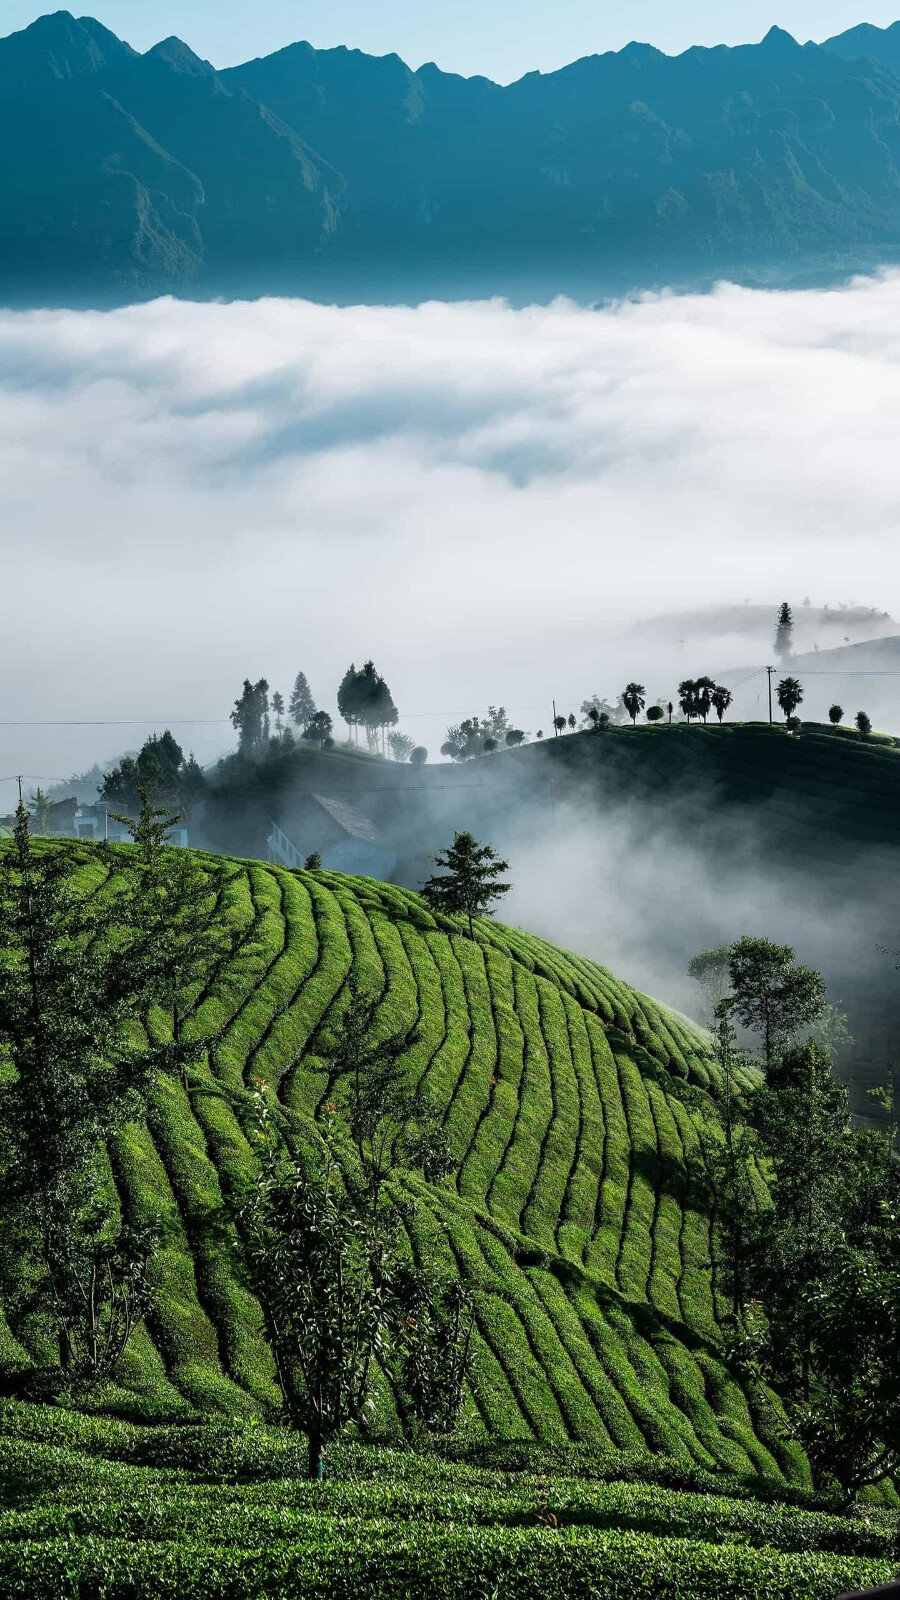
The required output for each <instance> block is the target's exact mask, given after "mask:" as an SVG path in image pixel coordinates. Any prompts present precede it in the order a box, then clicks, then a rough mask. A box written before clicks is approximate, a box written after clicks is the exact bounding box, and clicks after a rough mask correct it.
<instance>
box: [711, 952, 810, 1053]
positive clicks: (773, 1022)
mask: <svg viewBox="0 0 900 1600" xmlns="http://www.w3.org/2000/svg"><path fill="white" fill-rule="evenodd" d="M728 976H729V980H730V984H731V993H732V1000H731V1006H732V1010H733V1014H734V1015H735V1016H736V1017H737V1018H738V1021H739V1022H741V1023H743V1025H744V1027H745V1028H750V1029H752V1030H753V1031H754V1032H756V1033H759V1034H761V1035H762V1052H763V1058H764V1060H765V1063H766V1068H767V1070H768V1068H769V1067H770V1066H771V1064H772V1062H773V1061H774V1059H775V1056H776V1053H777V1051H778V1050H780V1049H782V1048H783V1047H784V1046H785V1045H786V1044H787V1042H788V1041H789V1040H790V1039H791V1038H793V1036H794V1035H795V1034H796V1033H797V1032H798V1031H799V1030H800V1029H801V1028H804V1027H807V1026H808V1025H809V1024H810V1023H813V1022H815V1020H816V1018H817V1017H820V1016H821V1015H822V1013H823V1011H824V1009H825V1003H826V993H825V985H824V983H823V982H822V978H821V976H820V974H819V973H818V972H816V971H814V970H813V968H812V967H803V966H800V965H799V964H798V963H797V962H795V960H794V951H793V950H792V949H791V947H790V945H786V944H773V943H772V941H771V940H770V939H751V938H748V937H745V938H743V939H738V940H737V941H736V942H735V943H734V944H732V945H730V946H729V947H728Z"/></svg>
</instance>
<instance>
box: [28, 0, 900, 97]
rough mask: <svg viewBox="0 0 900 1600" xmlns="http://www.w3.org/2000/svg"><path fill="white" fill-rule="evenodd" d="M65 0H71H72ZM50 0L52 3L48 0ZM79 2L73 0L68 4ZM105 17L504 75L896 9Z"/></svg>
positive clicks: (388, 10)
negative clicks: (348, 48)
mask: <svg viewBox="0 0 900 1600" xmlns="http://www.w3.org/2000/svg"><path fill="white" fill-rule="evenodd" d="M70 3H71V0H70ZM40 9H41V7H40V4H39V0H0V32H3V33H7V32H11V31H12V30H13V29H15V28H21V27H25V26H26V25H27V23H29V22H30V21H32V20H33V18H34V16H35V15H36V14H38V12H39V10H40ZM46 9H48V10H49V9H51V6H50V5H47V6H46ZM74 9H77V7H76V8H74ZM95 14H96V15H97V16H98V17H99V19H100V21H101V22H104V23H106V25H107V27H110V28H113V29H114V30H115V32H116V33H118V34H120V35H121V36H122V37H123V38H126V39H128V40H129V41H130V43H131V44H133V45H134V46H135V47H136V48H137V49H146V48H147V47H148V46H149V45H151V44H153V43H155V41H156V40H157V39H160V38H163V37H165V36H166V35H167V34H171V33H177V34H179V35H180V36H181V37H182V38H183V39H186V40H187V42H188V43H189V44H190V45H192V47H193V48H194V49H195V50H196V51H197V52H198V54H200V55H203V56H206V57H207V58H208V59H209V60H211V61H213V62H214V63H215V64H216V66H229V65H232V64H233V63H235V62H237V61H243V60H246V59H247V58H248V57H250V56H254V55H265V54H268V52H269V51H271V50H277V49H278V48H279V47H280V46H281V45H284V44H289V43H290V42H291V41H293V40H295V39H308V40H310V42H311V43H312V44H314V45H317V46H320V47H324V46H328V45H337V44H346V45H355V46H356V47H357V48H359V49H361V50H367V51H370V52H371V53H373V54H378V55H382V54H385V53H386V52H388V51H390V50H395V51H396V52H397V53H398V54H399V55H401V56H403V58H404V60H406V61H408V62H409V63H410V65H412V66H420V65H421V64H422V62H423V61H429V60H433V61H436V62H437V63H438V65H439V66H441V67H443V68H445V69H446V70H447V71H453V72H463V73H467V74H469V73H474V72H483V73H485V74H487V76H489V77H493V78H496V79H498V80H501V81H509V80H510V79H512V78H516V77H519V76H521V74H522V73H523V72H527V71H529V70H531V69H533V68H539V69H542V70H545V71H546V70H550V69H552V68H554V67H558V66H562V65H563V64H564V63H565V62H567V61H571V60H574V59H575V57H577V56H581V55H588V54H591V53H592V52H593V51H599V50H617V49H620V48H621V46H622V45H624V44H627V43H628V41H629V39H635V38H637V39H644V40H647V41H649V42H650V43H651V44H655V45H657V46H658V47H659V48H660V49H662V50H666V51H669V52H676V51H678V50H683V49H685V48H686V47H687V46H688V45H690V44H709V45H711V44H740V43H745V42H746V41H747V40H752V39H758V38H760V37H761V36H762V34H763V33H765V32H766V30H767V29H768V28H769V27H770V26H771V24H772V23H773V22H777V23H778V24H779V26H781V27H783V28H786V29H787V30H788V32H790V33H793V34H794V35H795V37H797V38H799V39H801V40H805V39H810V38H813V39H823V38H827V37H828V35H829V34H833V33H837V32H839V31H841V30H842V29H844V28H848V27H852V26H853V25H854V24H855V23H858V22H874V23H876V24H878V25H879V26H881V27H883V26H885V24H887V23H889V22H893V21H894V20H896V18H897V17H898V16H900V0H889V3H887V4H879V3H873V0H818V3H814V0H780V6H779V8H778V9H774V7H773V0H764V3H762V4H761V3H760V0H732V3H731V4H730V5H729V6H723V5H722V4H721V0H685V3H684V4H682V5H681V6H677V7H676V6H673V5H672V4H671V0H630V4H629V5H627V6H624V5H622V4H617V5H614V4H611V3H609V0H605V3H603V0H555V3H553V4H550V3H548V0H453V4H451V5H447V4H442V5H436V4H432V5H423V4H422V0H374V3H373V0H329V3H328V4H327V5H322V4H310V3H308V0H255V3H254V4H253V5H249V6H244V5H235V4H230V5H224V6H223V5H222V4H221V0H96V13H95Z"/></svg>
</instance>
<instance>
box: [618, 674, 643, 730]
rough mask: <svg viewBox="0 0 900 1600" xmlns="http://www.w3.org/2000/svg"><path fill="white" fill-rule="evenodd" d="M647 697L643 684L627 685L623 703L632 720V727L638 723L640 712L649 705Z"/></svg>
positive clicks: (623, 692)
mask: <svg viewBox="0 0 900 1600" xmlns="http://www.w3.org/2000/svg"><path fill="white" fill-rule="evenodd" d="M645 696H646V690H645V689H644V685H643V684H642V683H627V684H626V685H625V688H624V689H623V691H622V701H623V704H624V706H625V710H626V711H627V712H628V715H629V716H630V718H631V722H632V726H634V724H635V723H636V722H637V718H638V712H639V711H643V709H644V706H645V705H646V704H647V701H646V698H645Z"/></svg>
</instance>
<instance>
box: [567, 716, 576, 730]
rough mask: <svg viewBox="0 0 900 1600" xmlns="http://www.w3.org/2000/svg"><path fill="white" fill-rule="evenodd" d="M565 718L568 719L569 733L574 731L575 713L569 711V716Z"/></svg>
mask: <svg viewBox="0 0 900 1600" xmlns="http://www.w3.org/2000/svg"><path fill="white" fill-rule="evenodd" d="M567 720H568V723H569V731H570V733H574V732H575V713H574V711H570V712H569V716H568V719H567Z"/></svg>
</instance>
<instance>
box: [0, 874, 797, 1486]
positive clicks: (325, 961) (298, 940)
mask: <svg viewBox="0 0 900 1600" xmlns="http://www.w3.org/2000/svg"><path fill="white" fill-rule="evenodd" d="M201 859H203V858H201ZM208 859H209V860H210V865H212V858H208ZM219 914H220V915H221V916H222V917H223V918H224V919H226V920H227V922H228V924H229V926H230V927H231V929H232V930H233V932H234V935H235V938H234V947H233V950H232V953H231V955H230V956H229V957H228V959H227V960H223V961H222V962H221V963H220V965H219V966H218V968H217V969H216V970H215V972H214V973H213V974H212V975H211V976H210V978H209V980H208V982H207V985H206V987H205V989H204V991H203V993H202V994H201V995H198V996H197V997H196V998H195V1004H194V1007H193V1011H192V1014H191V1018H190V1023H189V1026H190V1027H192V1028H193V1029H195V1030H197V1031H198V1032H202V1033H206V1032H208V1031H212V1030H215V1031H216V1032H217V1033H218V1035H219V1038H220V1043H219V1044H218V1045H217V1048H216V1050H215V1052H214V1055H213V1057H212V1059H210V1060H209V1062H208V1064H207V1067H206V1069H205V1071H206V1079H207V1083H208V1088H209V1092H208V1093H193V1094H192V1095H191V1096H190V1097H189V1096H188V1094H187V1093H186V1092H185V1090H184V1089H183V1088H182V1086H181V1085H180V1084H179V1083H177V1082H174V1081H169V1080H166V1081H165V1082H163V1083H161V1084H160V1086H159V1088H158V1091H157V1093H156V1095H155V1098H154V1101H153V1104H152V1107H151V1109H150V1113H149V1115H148V1118H147V1122H146V1125H144V1126H141V1127H135V1128H133V1129H131V1130H129V1131H128V1133H127V1134H126V1135H125V1136H123V1137H122V1138H121V1139H120V1140H119V1142H118V1143H117V1145H116V1148H115V1149H114V1150H113V1152H112V1162H113V1170H114V1173H115V1179H116V1183H117V1186H118V1190H119V1193H120V1196H121V1199H122V1203H123V1205H124V1207H125V1208H126V1209H127V1211H128V1212H129V1214H131V1215H133V1216H135V1217H141V1216H146V1215H149V1214H152V1213H159V1214H161V1216H162V1217H163V1219H164V1222H165V1235H164V1242H163V1245H162V1247H161V1249H160V1251H159V1253H158V1256H157V1259H156V1263H155V1270H156V1273H157V1279H158V1284H159V1291H160V1293H159V1303H158V1309H157V1311H156V1313H155V1314H154V1316H153V1318H152V1319H151V1322H150V1325H149V1326H148V1327H147V1328H146V1329H145V1330H142V1331H141V1333H140V1335H139V1336H138V1337H137V1338H136V1340H135V1341H134V1344H133V1348H132V1349H131V1351H130V1352H129V1356H128V1358H127V1360H128V1370H127V1374H126V1380H125V1381H126V1383H127V1385H128V1387H129V1388H130V1389H131V1390H132V1391H134V1390H137V1391H139V1392H140V1393H141V1394H142V1395H143V1397H144V1400H143V1403H144V1404H145V1405H146V1406H147V1407H148V1408H151V1409H153V1410H154V1411H155V1412H157V1413H158V1414H166V1413H172V1414H176V1413H177V1412H178V1411H185V1410H187V1409H190V1408H196V1407H207V1408H208V1407H217V1408H220V1409H223V1410H225V1411H228V1412H230V1413H233V1414H243V1415H247V1414H252V1413H254V1412H258V1411H259V1410H260V1409H261V1408H265V1407H266V1406H267V1404H269V1403H270V1402H272V1401H273V1400H274V1398H275V1388H274V1383H273V1367H272V1360H271V1356H270V1353H269V1351H268V1348H267V1346H266V1344H265V1341H264V1338H263V1335H262V1331H261V1322H260V1317H259V1313H258V1309H257V1307H256V1306H255V1304H254V1302H253V1300H252V1298H251V1297H250V1296H249V1294H248V1293H247V1291H246V1289H245V1288H244V1287H243V1285H242V1284H241V1283H240V1281H239V1278H238V1275H237V1272H236V1269H235V1264H234V1261H233V1258H232V1255H231V1253H230V1251H229V1249H228V1246H227V1242H226V1241H224V1240H223V1237H222V1232H221V1228H219V1227H218V1226H217V1225H216V1224H217V1220H218V1216H219V1213H220V1208H221V1203H222V1196H223V1194H227V1193H228V1192H229V1190H230V1188H231V1187H232V1186H233V1184H234V1183H235V1181H236V1180H237V1179H238V1178H239V1176H240V1174H241V1173H242V1172H246V1170H247V1167H248V1161H249V1155H248V1147H247V1143H246V1140H245V1137H244V1133H243V1130H242V1128H241V1125H240V1122H239V1120H238V1117H237V1116H236V1115H235V1112H234V1111H233V1109H232V1106H231V1103H230V1102H229V1101H228V1099H226V1098H223V1097H222V1095H221V1094H220V1093H219V1092H218V1090H219V1089H220V1088H224V1089H227V1090H229V1091H233V1090H242V1089H244V1088H246V1087H247V1086H249V1085H250V1084H251V1082H252V1081H253V1080H260V1079H261V1080H264V1081H265V1083H266V1084H267V1085H269V1086H270V1088H271V1090H272V1092H273V1093H274V1094H276V1095H277V1096H278V1097H279V1098H280V1100H281V1101H282V1102H283V1103H284V1104H286V1105H288V1106H290V1107H291V1108H293V1109H294V1110H295V1111H299V1112H303V1113H305V1114H308V1115H310V1116H314V1115H315V1114H316V1112H317V1110H318V1109H319V1108H321V1107H322V1105H323V1103H324V1102H325V1101H326V1100H327V1099H328V1096H329V1089H330V1079H329V1073H328V1060H329V1050H330V1045H331V1043H332V1041H333V1038H334V1033H335V1028H336V1025H337V1023H338V1021H339V1018H340V1015H341V1011H342V1009H343V1006H344V1004H345V1003H346V994H347V982H348V978H349V976H350V974H351V972H353V973H355V974H356V976H357V978H358V979H359V980H360V981H361V982H362V983H363V984H365V985H366V987H367V988H369V989H370V990H372V991H373V992H375V993H377V994H378V996H379V1010H378V1028H379V1029H380V1030H383V1031H384V1033H385V1034H389V1033H390V1034H393V1033H396V1032H398V1031H399V1032H404V1033H405V1034H406V1035H407V1036H408V1037H409V1039H410V1046H409V1050H408V1053H407V1056H406V1062H405V1065H406V1068H407V1070H408V1072H409V1073H410V1075H411V1076H412V1077H414V1078H415V1079H416V1080H417V1081H419V1082H421V1083H422V1084H423V1085H424V1086H426V1088H427V1090H428V1092H429V1095H430V1097H431V1098H432V1100H433V1101H434V1103H435V1104H436V1105H437V1106H438V1107H439V1108H440V1111H441V1115H442V1117H443V1119H444V1123H445V1126H446V1129H447V1132H448V1135H449V1137H450V1140H451V1144H452V1147H453V1150H454V1153H455V1155H456V1157H457V1160H458V1179H457V1182H456V1185H455V1187H447V1186H443V1187H429V1186H428V1185H426V1184H424V1182H422V1181H421V1180H417V1179H415V1178H413V1177H412V1176H410V1177H409V1178H408V1180H407V1181H408V1183H409V1184H410V1186H411V1187H413V1188H414V1189H415V1190H416V1193H417V1195H418V1197H419V1199H420V1201H421V1205H420V1206H419V1208H418V1209H417V1213H416V1218H417V1220H416V1221H415V1222H414V1223H411V1224H410V1243H411V1247H412V1249H413V1251H414V1252H415V1253H416V1254H417V1255H419V1256H425V1255H427V1256H428V1257H429V1258H430V1259H433V1260H434V1259H437V1260H442V1261H444V1262H446V1264H447V1265H448V1267H450V1268H452V1269H453V1270H456V1271H458V1272H459V1273H460V1274H461V1275H462V1276H463V1277H464V1278H465V1279H466V1281H467V1282H469V1283H470V1284H471V1285H472V1286H473V1287H474V1288H475V1290H476V1305H477V1330H478V1335H477V1351H476V1360H475V1366H474V1371H473V1375H472V1382H471V1421H472V1423H473V1425H476V1426H481V1427H483V1428H484V1429H485V1430H486V1431H487V1432H488V1433H490V1434H500V1435H505V1436H517V1435H520V1436H525V1437H528V1436H537V1437H539V1438H543V1439H548V1440H551V1439H561V1440H562V1439H567V1438H568V1439H574V1440H583V1441H595V1442H597V1443H599V1444H602V1445H605V1446H607V1447H612V1448H615V1449H619V1450H626V1449H645V1448H647V1447H649V1448H651V1449H653V1450H655V1451H660V1452H663V1453H665V1454H666V1455H670V1456H679V1457H682V1458H684V1459H688V1460H691V1461H693V1462H695V1463H697V1464H698V1465H701V1466H706V1467H710V1468H718V1469H723V1470H730V1471H735V1472H749V1471H756V1472H763V1473H778V1472H783V1473H785V1474H787V1475H788V1476H793V1477H800V1478H802V1476H803V1466H802V1463H801V1462H800V1461H799V1460H798V1459H797V1458H796V1457H795V1456H794V1455H793V1454H792V1453H791V1451H790V1449H789V1448H788V1447H787V1446H785V1445H784V1444H783V1443H782V1442H780V1441H779V1440H778V1439H777V1438H775V1437H773V1436H772V1435H771V1434H770V1433H767V1431H766V1428H765V1427H764V1425H763V1423H762V1422H761V1420H760V1418H759V1417H757V1416H755V1415H754V1414H753V1411H752V1409H751V1407H750V1406H749V1405H748V1402H747V1399H746V1397H745V1396H744V1395H743V1393H742V1392H741V1390H740V1388H739V1387H738V1385H737V1384H736V1383H735V1382H734V1381H733V1379H732V1378H731V1377H730V1376H729V1374H728V1372H727V1371H726V1369H725V1367H724V1366H723V1363H722V1360H721V1358H720V1354H719V1351H718V1336H717V1316H718V1314H719V1311H720V1305H719V1294H718V1289H719V1286H718V1285H717V1283H716V1279H715V1272H714V1270H713V1267H712V1259H711V1258H712V1250H711V1227H712V1223H713V1217H714V1206H715V1196H714V1192H713V1186H712V1183H711V1178H710V1165H711V1157H712V1155H713V1153H714V1150H715V1148H716V1146H717V1144H718V1143H719V1141H720V1140H721V1131H720V1128H719V1123H718V1118H717V1115H716V1110H715V1095H716V1091H717V1069H716V1066H715V1063H714V1061H713V1060H712V1059H711V1057H710V1054H709V1052H708V1050H707V1048H706V1046H705V1044H704V1041H703V1040H702V1038H701V1037H700V1036H699V1035H698V1034H697V1032H696V1031H695V1030H694V1029H693V1028H692V1027H691V1025H689V1024H688V1023H687V1022H686V1021H685V1020H683V1019H682V1018H680V1017H678V1016H676V1015H674V1014H672V1013H671V1012H667V1011H665V1010H664V1009H663V1008H661V1007H660V1006H658V1005H656V1004H655V1003H654V1002H653V1001H651V1000H648V999H647V998H646V997H644V996H642V995H639V994H637V993H636V992H634V991H633V990H631V989H629V988H628V987H627V986H626V985H624V984H622V983H620V982H618V981H617V980H616V979H615V978H614V977H613V976H612V975H611V974H610V973H609V972H607V971H605V970H604V969H603V968H600V967H597V966H595V965H594V964H592V963H591V962H588V961H585V960H582V959H580V958H578V957H576V956H573V955H570V954H568V953H566V952H563V951H561V950H558V949H555V948H554V947H552V946H550V945H548V944H545V943H544V942H542V941H541V940H539V939H536V938H531V937H528V936H526V935H524V934H522V933H518V932H516V931H515V930H513V929H510V928H505V927H502V926H499V925H497V924H493V923H490V922H484V921H481V922H478V923H477V924H476V937H475V938H474V939H470V938H469V937H468V936H467V934H464V933H462V932H461V931H458V930H457V929H456V928H455V927H453V926H451V925H450V924H448V923H439V922H438V921H436V920H435V918H434V917H433V916H432V915H431V914H430V913H429V911H428V910H427V909H426V908H425V906H424V905H423V903H422V902H421V901H420V900H419V899H418V897H417V896H416V895H414V894H412V893H410V892H408V891H405V890H402V889H398V888H394V887H391V886H389V885H385V884H380V883H376V882H375V881H374V880H370V879H351V878H345V877H341V876H337V875H333V874H330V873H326V872H319V873H291V872H287V871H284V870H281V869H279V868H275V867H267V866H265V865H263V864H261V863H254V862H248V863H241V862H231V863H229V864H228V873H227V882H226V883H225V884H224V887H223V889H222V891H221V895H220V903H219ZM40 1355H41V1349H40V1345H39V1337H38V1336H37V1335H36V1334H35V1333H34V1331H33V1330H31V1329H29V1327H27V1326H17V1327H15V1328H9V1327H8V1328H6V1330H5V1333H4V1339H3V1344H2V1348H0V1359H2V1360H3V1361H4V1364H6V1365H9V1364H11V1363H13V1364H15V1363H21V1362H23V1361H25V1360H27V1359H28V1358H29V1357H40ZM381 1408H382V1418H381V1421H382V1425H383V1426H384V1427H386V1428H390V1427H391V1426H392V1424H394V1423H395V1420H396V1417H395V1412H394V1406H393V1398H392V1395H391V1393H390V1391H389V1389H388V1388H387V1386H386V1385H385V1386H384V1389H383V1393H382V1396H381Z"/></svg>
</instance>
